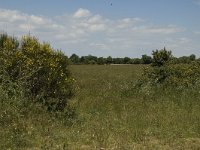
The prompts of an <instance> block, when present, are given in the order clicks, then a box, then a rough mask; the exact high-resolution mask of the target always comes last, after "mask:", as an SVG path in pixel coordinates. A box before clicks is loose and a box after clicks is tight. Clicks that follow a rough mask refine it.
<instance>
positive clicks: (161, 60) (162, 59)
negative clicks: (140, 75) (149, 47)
mask: <svg viewBox="0 0 200 150" xmlns="http://www.w3.org/2000/svg"><path fill="white" fill-rule="evenodd" d="M152 55H153V59H152V66H157V67H161V66H163V65H164V64H165V63H167V62H168V61H169V60H170V59H171V58H172V52H171V51H167V50H166V49H165V47H164V49H161V50H156V51H153V52H152Z"/></svg>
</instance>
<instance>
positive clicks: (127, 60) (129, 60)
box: [123, 57, 131, 64]
mask: <svg viewBox="0 0 200 150" xmlns="http://www.w3.org/2000/svg"><path fill="white" fill-rule="evenodd" d="M123 62H124V64H130V63H131V59H130V58H129V57H124V61H123Z"/></svg>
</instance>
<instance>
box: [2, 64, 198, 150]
mask: <svg viewBox="0 0 200 150" xmlns="http://www.w3.org/2000/svg"><path fill="white" fill-rule="evenodd" d="M146 67H148V66H145V65H116V66H115V65H102V66H100V65H99V66H98V65H74V66H70V69H71V72H72V74H73V76H74V77H75V79H76V86H77V88H76V95H75V97H74V98H73V99H72V100H71V101H70V105H71V107H74V108H75V109H76V118H75V119H72V121H71V123H69V125H64V124H62V123H61V122H60V121H57V120H56V119H52V118H51V117H50V116H49V115H48V114H47V113H46V112H45V111H44V110H42V109H39V108H38V109H37V110H35V114H30V115H29V117H28V118H24V117H21V119H20V122H19V124H18V126H19V127H18V128H19V129H21V130H22V131H21V132H20V135H21V134H22V133H23V134H24V136H23V137H22V138H21V139H20V138H19V137H17V139H13V138H10V137H7V139H9V140H10V143H12V144H14V145H13V147H17V148H16V149H20V147H21V149H55V150H56V149H57V150H61V149H69V150H79V149H80V150H90V149H91V150H95V149H96V150H99V149H100V148H102V149H103V148H104V149H106V150H132V149H136V150H137V149H138V150H140V149H148V150H149V149H152V150H154V149H162V150H171V149H174V150H182V149H186V150H187V149H188V150H189V149H194V150H197V149H200V93H199V91H198V90H197V89H196V90H193V89H189V90H185V91H184V92H181V91H180V92H179V93H178V92H175V91H174V90H173V89H167V90H166V89H165V90H163V89H157V91H153V92H152V91H148V89H147V90H146V91H145V90H143V93H142V92H141V93H138V91H137V89H135V88H133V87H134V86H133V85H134V84H135V82H136V81H137V80H138V78H139V77H140V76H141V74H142V72H143V69H144V68H146ZM144 91H145V92H144ZM32 112H33V111H32ZM1 127H2V126H1ZM22 127H23V128H22ZM4 129H5V130H6V127H5V128H4ZM8 130H9V128H8ZM0 132H1V135H0V137H1V139H2V140H1V141H0V148H1V149H2V148H3V147H4V146H5V144H6V142H8V144H7V145H6V147H7V148H9V146H8V145H9V141H6V136H10V134H11V133H10V132H11V131H10V132H9V131H8V133H6V131H4V132H2V131H0ZM2 133H3V134H4V136H3V134H2ZM20 140H21V141H20ZM23 142H25V144H21V145H20V143H23ZM23 147H25V148H23ZM27 147H29V148H27ZM11 149H12V148H11Z"/></svg>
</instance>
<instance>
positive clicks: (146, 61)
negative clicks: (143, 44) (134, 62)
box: [142, 55, 152, 64]
mask: <svg viewBox="0 0 200 150" xmlns="http://www.w3.org/2000/svg"><path fill="white" fill-rule="evenodd" d="M151 62H152V58H151V56H147V55H142V63H143V64H150V63H151Z"/></svg>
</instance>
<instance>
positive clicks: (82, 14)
mask: <svg viewBox="0 0 200 150" xmlns="http://www.w3.org/2000/svg"><path fill="white" fill-rule="evenodd" d="M90 15H91V13H90V11H89V10H87V9H83V8H79V9H78V10H77V11H76V12H75V13H74V17H75V18H85V17H89V16H90Z"/></svg>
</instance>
